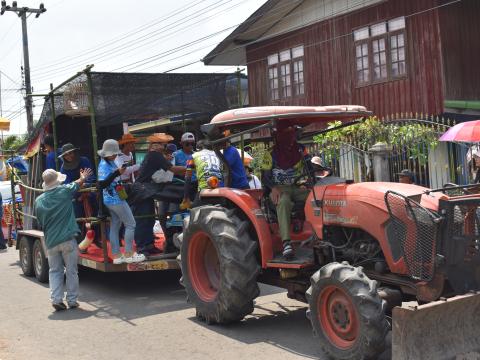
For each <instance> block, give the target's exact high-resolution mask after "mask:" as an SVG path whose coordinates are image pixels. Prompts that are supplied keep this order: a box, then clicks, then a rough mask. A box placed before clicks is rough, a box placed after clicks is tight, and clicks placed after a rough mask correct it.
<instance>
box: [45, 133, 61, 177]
mask: <svg viewBox="0 0 480 360" xmlns="http://www.w3.org/2000/svg"><path fill="white" fill-rule="evenodd" d="M43 147H44V148H45V152H46V159H45V170H47V169H53V170H56V166H55V156H58V155H59V154H57V155H55V151H54V142H53V136H52V135H50V134H47V135H46V136H45V137H44V138H43ZM61 165H62V160H61V159H59V161H58V166H59V167H60V166H61Z"/></svg>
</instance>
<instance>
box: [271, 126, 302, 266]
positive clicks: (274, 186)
mask: <svg viewBox="0 0 480 360" xmlns="http://www.w3.org/2000/svg"><path fill="white" fill-rule="evenodd" d="M273 140H274V146H273V148H272V151H271V153H269V152H265V155H264V158H263V161H262V181H263V184H264V186H265V187H266V188H268V189H271V192H270V199H271V200H272V202H273V204H274V205H275V206H276V210H277V219H278V226H279V230H280V237H281V239H282V244H283V252H282V254H283V257H284V258H285V259H287V260H289V259H292V258H293V257H294V255H295V253H294V249H293V247H292V244H291V241H290V240H291V239H290V224H291V218H290V217H291V212H292V208H293V205H294V202H300V201H303V202H305V200H306V198H307V196H308V193H309V190H308V189H306V188H305V187H302V186H300V185H299V184H298V180H299V179H300V178H302V175H303V174H304V165H305V163H306V162H305V160H304V157H305V156H306V153H305V148H304V147H303V146H302V145H300V144H299V143H298V142H297V139H296V129H295V128H294V127H293V126H289V125H284V124H279V125H277V128H276V131H275V132H274V134H273Z"/></svg>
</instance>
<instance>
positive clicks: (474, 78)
mask: <svg viewBox="0 0 480 360" xmlns="http://www.w3.org/2000/svg"><path fill="white" fill-rule="evenodd" d="M479 36H480V1H479V0H269V1H267V2H266V3H265V4H264V5H263V6H262V7H260V8H259V9H258V10H257V11H256V12H255V13H253V14H252V15H251V16H250V17H249V18H248V19H247V20H246V21H245V22H244V23H242V24H241V25H240V26H239V27H238V28H237V29H236V30H235V31H233V33H232V34H230V35H229V36H228V37H227V38H226V39H224V40H223V41H222V42H221V43H220V44H219V45H218V46H217V47H216V48H215V49H214V50H213V51H212V52H210V53H209V54H208V55H207V56H206V57H205V59H204V63H205V64H207V65H240V66H241V65H246V66H247V67H248V75H249V76H248V78H249V99H250V105H251V106H257V105H272V104H281V105H327V104H361V105H365V106H367V107H368V108H369V109H371V110H373V111H374V113H375V114H377V115H379V116H385V115H388V114H393V113H410V112H412V113H421V112H423V113H428V114H444V113H454V114H456V116H457V117H459V118H460V117H463V116H464V115H467V118H468V117H470V115H471V116H472V117H473V116H478V114H480V65H479V64H480V41H479V40H478V39H479ZM460 114H463V115H460Z"/></svg>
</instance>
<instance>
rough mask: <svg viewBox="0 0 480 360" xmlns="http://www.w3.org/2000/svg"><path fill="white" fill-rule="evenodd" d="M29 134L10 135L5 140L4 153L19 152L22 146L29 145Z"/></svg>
mask: <svg viewBox="0 0 480 360" xmlns="http://www.w3.org/2000/svg"><path fill="white" fill-rule="evenodd" d="M27 140H28V134H24V135H20V136H17V135H9V136H7V137H6V138H5V139H4V140H3V150H4V151H17V150H18V149H20V148H21V147H22V146H24V145H26V144H27Z"/></svg>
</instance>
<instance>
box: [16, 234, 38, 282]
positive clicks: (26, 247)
mask: <svg viewBox="0 0 480 360" xmlns="http://www.w3.org/2000/svg"><path fill="white" fill-rule="evenodd" d="M18 255H19V256H20V267H21V268H22V272H23V274H24V275H25V276H33V275H35V272H34V270H33V241H32V239H30V238H28V237H26V236H22V237H21V238H20V242H19V243H18Z"/></svg>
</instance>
